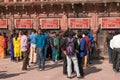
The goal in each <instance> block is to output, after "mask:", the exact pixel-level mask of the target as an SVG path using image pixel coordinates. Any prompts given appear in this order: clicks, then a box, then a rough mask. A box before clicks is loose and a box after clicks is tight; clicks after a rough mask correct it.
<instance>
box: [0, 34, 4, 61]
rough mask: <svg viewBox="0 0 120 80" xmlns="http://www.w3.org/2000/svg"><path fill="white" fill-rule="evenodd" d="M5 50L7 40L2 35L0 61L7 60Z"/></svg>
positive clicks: (0, 39)
mask: <svg viewBox="0 0 120 80" xmlns="http://www.w3.org/2000/svg"><path fill="white" fill-rule="evenodd" d="M4 48H5V39H4V36H2V35H1V33H0V59H3V58H5V54H4Z"/></svg>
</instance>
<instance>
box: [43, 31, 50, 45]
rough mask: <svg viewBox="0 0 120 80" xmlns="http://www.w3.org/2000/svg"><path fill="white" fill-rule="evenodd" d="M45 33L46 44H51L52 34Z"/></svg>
mask: <svg viewBox="0 0 120 80" xmlns="http://www.w3.org/2000/svg"><path fill="white" fill-rule="evenodd" d="M44 35H45V45H49V43H50V36H49V35H48V34H47V33H44Z"/></svg>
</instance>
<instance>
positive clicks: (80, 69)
mask: <svg viewBox="0 0 120 80" xmlns="http://www.w3.org/2000/svg"><path fill="white" fill-rule="evenodd" d="M77 57H78V66H79V71H80V75H81V76H82V77H83V76H84V72H83V66H82V63H83V59H82V58H81V57H80V55H79V54H77Z"/></svg>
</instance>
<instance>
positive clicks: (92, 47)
mask: <svg viewBox="0 0 120 80" xmlns="http://www.w3.org/2000/svg"><path fill="white" fill-rule="evenodd" d="M93 50H94V44H91V46H90V52H89V53H88V63H90V61H91V60H92V55H93Z"/></svg>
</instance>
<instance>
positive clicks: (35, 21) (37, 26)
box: [33, 15, 39, 30]
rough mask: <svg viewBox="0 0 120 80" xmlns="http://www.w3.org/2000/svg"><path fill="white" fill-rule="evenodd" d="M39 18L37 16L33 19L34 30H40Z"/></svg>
mask: <svg viewBox="0 0 120 80" xmlns="http://www.w3.org/2000/svg"><path fill="white" fill-rule="evenodd" d="M38 21H39V17H38V16H37V15H36V16H35V17H34V19H33V29H35V30H38V28H39V22H38Z"/></svg>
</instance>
